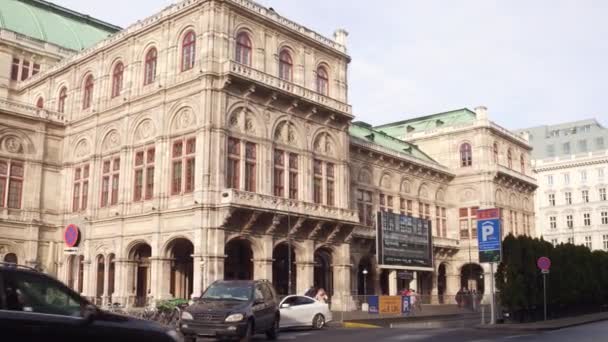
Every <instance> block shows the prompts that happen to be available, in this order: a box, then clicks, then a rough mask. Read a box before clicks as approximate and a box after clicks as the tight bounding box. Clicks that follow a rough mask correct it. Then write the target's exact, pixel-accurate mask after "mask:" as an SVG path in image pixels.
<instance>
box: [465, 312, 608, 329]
mask: <svg viewBox="0 0 608 342" xmlns="http://www.w3.org/2000/svg"><path fill="white" fill-rule="evenodd" d="M605 320H608V312H601V313H596V314H589V315H583V316H575V317H566V318H558V319H552V320H548V321H540V322H532V323H506V324H494V325H489V324H488V325H478V326H477V328H478V329H497V330H519V331H543V330H557V329H563V328H569V327H574V326H577V325H583V324H589V323H594V322H600V321H605Z"/></svg>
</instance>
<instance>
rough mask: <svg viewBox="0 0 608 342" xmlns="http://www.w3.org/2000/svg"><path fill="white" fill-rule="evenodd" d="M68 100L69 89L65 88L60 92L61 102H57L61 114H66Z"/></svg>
mask: <svg viewBox="0 0 608 342" xmlns="http://www.w3.org/2000/svg"><path fill="white" fill-rule="evenodd" d="M67 98H68V88H66V87H63V88H61V90H59V101H58V102H57V111H58V112H59V113H63V112H65V99H67Z"/></svg>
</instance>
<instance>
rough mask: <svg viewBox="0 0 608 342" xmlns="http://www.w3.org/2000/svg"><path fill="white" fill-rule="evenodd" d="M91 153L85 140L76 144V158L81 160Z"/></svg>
mask: <svg viewBox="0 0 608 342" xmlns="http://www.w3.org/2000/svg"><path fill="white" fill-rule="evenodd" d="M90 153H91V148H90V146H89V143H88V142H87V140H85V139H82V140H80V141H79V142H78V144H76V149H75V154H76V157H78V158H81V157H85V156H88V155H89V154H90Z"/></svg>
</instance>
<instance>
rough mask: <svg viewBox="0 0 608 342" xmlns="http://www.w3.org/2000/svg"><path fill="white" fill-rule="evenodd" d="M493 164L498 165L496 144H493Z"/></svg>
mask: <svg viewBox="0 0 608 342" xmlns="http://www.w3.org/2000/svg"><path fill="white" fill-rule="evenodd" d="M493 152H494V164H498V144H497V143H494V151H493Z"/></svg>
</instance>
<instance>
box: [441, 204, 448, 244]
mask: <svg viewBox="0 0 608 342" xmlns="http://www.w3.org/2000/svg"><path fill="white" fill-rule="evenodd" d="M441 231H442V235H441V236H443V237H447V236H448V214H447V210H446V208H441Z"/></svg>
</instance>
